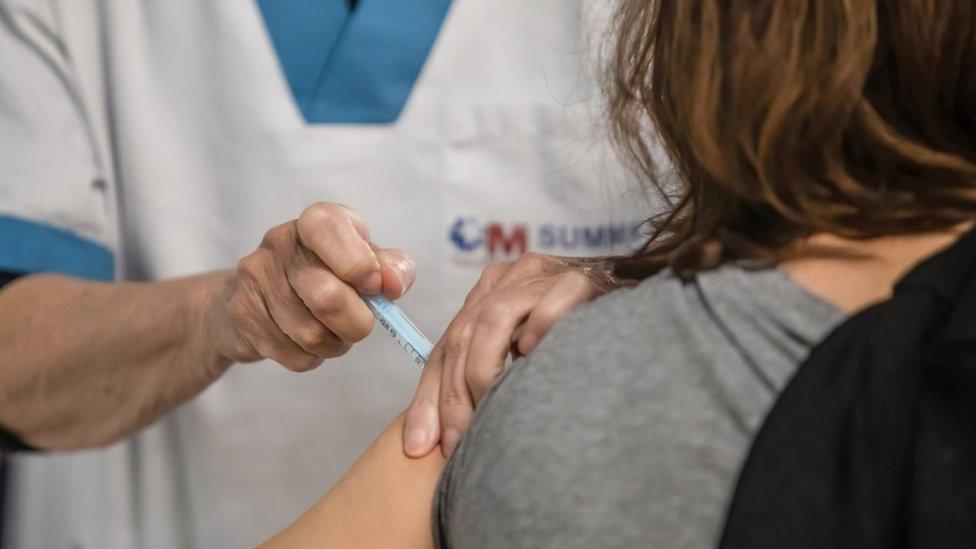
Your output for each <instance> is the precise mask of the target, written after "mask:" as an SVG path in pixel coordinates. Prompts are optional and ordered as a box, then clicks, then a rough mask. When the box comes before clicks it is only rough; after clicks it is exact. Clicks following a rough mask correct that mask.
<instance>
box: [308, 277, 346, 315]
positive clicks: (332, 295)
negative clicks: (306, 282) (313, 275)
mask: <svg viewBox="0 0 976 549" xmlns="http://www.w3.org/2000/svg"><path fill="white" fill-rule="evenodd" d="M342 290H343V288H342V283H341V282H339V281H337V280H328V281H325V282H322V283H321V284H319V285H318V286H316V288H315V290H314V291H313V292H312V296H311V299H310V303H309V304H308V305H309V308H310V309H312V310H313V311H315V312H317V313H320V314H332V313H335V312H337V311H338V310H339V309H341V308H342Z"/></svg>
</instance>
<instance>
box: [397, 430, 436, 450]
mask: <svg viewBox="0 0 976 549" xmlns="http://www.w3.org/2000/svg"><path fill="white" fill-rule="evenodd" d="M430 439H431V436H430V431H429V430H427V429H424V428H422V427H414V428H411V429H410V430H408V431H407V440H406V442H405V443H404V445H403V446H404V450H406V451H407V455H408V456H411V457H420V456H422V455H423V454H424V452H426V451H427V446H428V445H429V444H430Z"/></svg>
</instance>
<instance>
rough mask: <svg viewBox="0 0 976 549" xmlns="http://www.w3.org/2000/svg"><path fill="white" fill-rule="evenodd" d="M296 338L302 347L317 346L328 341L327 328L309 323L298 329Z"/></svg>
mask: <svg viewBox="0 0 976 549" xmlns="http://www.w3.org/2000/svg"><path fill="white" fill-rule="evenodd" d="M297 338H298V340H299V343H301V344H302V346H303V347H306V348H309V347H318V346H320V345H322V344H324V343H326V342H327V341H329V335H328V329H326V327H325V326H322V325H321V324H309V325H306V326H302V327H301V328H299V330H298V334H297Z"/></svg>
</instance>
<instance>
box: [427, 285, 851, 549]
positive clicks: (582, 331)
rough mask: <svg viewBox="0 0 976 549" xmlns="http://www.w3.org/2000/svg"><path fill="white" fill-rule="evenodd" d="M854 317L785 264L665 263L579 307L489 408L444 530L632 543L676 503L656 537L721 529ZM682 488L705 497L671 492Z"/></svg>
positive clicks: (460, 456) (474, 435)
mask: <svg viewBox="0 0 976 549" xmlns="http://www.w3.org/2000/svg"><path fill="white" fill-rule="evenodd" d="M840 317H841V314H840V313H839V312H838V311H836V310H835V309H833V308H832V307H831V306H829V305H827V304H825V303H823V302H821V301H819V300H817V299H816V298H815V297H813V296H811V295H809V294H807V293H805V292H804V291H803V290H802V289H801V288H799V287H797V286H796V285H795V284H794V283H792V281H791V280H790V279H789V278H788V277H786V275H785V274H784V273H782V272H780V271H777V270H764V271H750V270H747V269H743V268H741V267H738V266H729V267H725V268H722V269H719V270H716V271H713V272H709V273H705V274H703V275H701V276H699V277H697V278H696V279H695V280H693V281H691V282H683V281H681V280H679V279H678V278H676V277H674V276H673V275H671V274H670V273H668V272H664V273H662V274H659V275H657V276H655V277H652V278H650V279H648V280H646V281H644V282H643V283H641V284H640V285H638V286H636V287H634V288H627V289H622V290H618V291H615V292H612V293H611V294H608V295H606V296H604V297H602V298H600V299H598V300H596V301H595V302H593V303H592V304H590V305H588V306H586V307H583V308H581V309H579V310H577V311H575V312H574V313H572V314H571V315H569V316H568V317H567V318H565V319H564V320H563V321H561V322H560V323H559V324H558V325H557V326H556V327H554V329H553V330H552V332H551V333H550V334H549V335H548V336H547V337H546V338H545V339H544V340H543V341H542V342H541V343H540V345H539V346H538V347H537V348H536V350H535V351H534V352H533V353H532V355H531V356H530V357H528V358H527V359H523V360H520V361H517V362H516V363H515V364H514V365H513V366H512V367H511V368H510V369H509V370H508V371H507V372H506V373H505V375H504V376H503V377H502V379H501V380H500V381H499V382H498V383H496V385H495V387H494V388H493V389H492V391H491V392H490V393H489V395H488V396H487V397H486V398H485V400H484V402H483V403H482V404H481V406H480V408H479V409H478V411H477V412H476V414H475V417H474V420H473V422H472V425H471V427H470V429H469V431H468V433H467V434H466V435H465V438H464V440H463V441H462V444H461V446H460V447H459V448H458V450H457V451H456V453H455V455H454V457H453V458H452V459H451V462H450V463H449V465H448V468H447V469H446V472H445V475H444V476H443V477H442V479H441V485H440V490H439V493H438V513H439V514H438V516H437V517H436V518H437V523H438V527H439V528H440V532H441V534H442V535H444V536H449V537H450V538H451V539H452V541H455V542H462V543H463V542H464V541H471V542H472V543H474V542H476V541H477V540H479V539H480V540H499V537H498V536H504V535H511V536H517V537H519V538H520V540H519V544H520V545H533V540H532V539H531V538H532V537H533V536H539V538H538V540H537V541H539V542H540V544H542V542H543V541H546V540H549V541H551V540H559V541H560V542H562V543H564V546H586V545H587V544H589V543H591V542H592V543H594V544H598V545H614V544H615V543H613V537H614V536H618V541H619V542H620V543H618V545H619V544H622V545H628V544H631V543H634V542H636V541H637V540H641V541H643V542H646V541H648V538H647V537H644V536H642V534H643V533H645V531H644V527H645V526H647V524H646V521H647V520H648V519H647V517H648V516H649V515H653V514H654V512H655V509H656V510H658V511H660V510H661V509H662V508H670V509H671V512H674V513H678V514H680V515H682V516H684V517H685V519H686V520H685V521H684V522H682V521H677V522H675V524H674V525H673V526H664V525H656V526H655V528H653V530H654V531H655V532H660V533H662V535H665V536H667V535H672V534H674V532H673V528H685V527H693V528H698V529H699V531H700V532H702V533H700V534H694V535H701V536H705V537H706V538H707V537H708V536H710V535H711V532H712V529H713V526H714V524H713V523H714V522H715V520H716V519H715V513H720V508H721V501H723V500H722V499H721V498H722V497H724V496H723V494H724V493H725V491H727V490H728V482H730V481H731V480H730V479H732V478H733V476H734V472H735V470H736V469H737V467H738V459H739V454H740V453H741V452H744V449H745V447H746V446H745V445H746V443H747V440H748V438H749V436H750V435H751V431H752V430H753V429H755V428H756V427H757V426H758V423H759V422H760V420H761V417H762V415H763V414H764V412H765V410H766V407H767V406H768V404H769V403H770V402H771V401H772V398H773V395H774V394H775V391H776V390H778V388H779V387H780V386H781V385H782V384H783V383H785V380H786V379H787V378H788V377H789V375H791V374H792V372H793V369H794V368H795V367H796V365H797V364H798V362H799V361H800V360H801V359H802V358H803V357H804V356H805V354H806V352H807V351H808V350H809V348H810V346H812V345H813V344H814V343H815V342H816V341H818V340H819V339H820V337H822V335H823V334H824V333H825V332H826V330H827V329H829V327H830V326H831V325H832V324H833V323H834V322H836V321H837V320H838V319H839V318H840ZM676 465H678V466H680V468H683V469H685V470H687V471H691V472H693V474H692V476H691V477H686V476H683V475H685V473H684V472H678V473H676V472H675V466H676ZM689 483H691V484H694V485H695V486H694V487H693V488H692V487H691V485H690V484H689ZM677 486H684V488H681V490H682V491H684V492H694V494H693V495H691V496H688V497H685V498H683V499H680V501H679V500H675V499H671V500H669V501H666V500H667V497H668V495H669V494H672V493H673V492H675V490H677V489H678V488H677ZM716 501H718V503H716ZM649 506H650V507H649ZM662 506H663V507H662ZM716 509H718V510H716ZM667 516H669V515H668V513H665V514H664V515H661V517H662V520H664V518H666V517H667ZM671 516H672V518H673V515H671ZM588 521H594V522H593V523H592V524H588ZM669 528H671V529H672V530H669ZM682 532H684V530H682ZM506 533H507V534H506ZM594 536H596V537H594ZM607 536H610V538H608V537H607ZM651 541H656V542H660V543H670V542H669V541H668V539H656V540H651ZM671 541H673V540H671ZM705 544H707V543H705ZM590 546H592V545H590Z"/></svg>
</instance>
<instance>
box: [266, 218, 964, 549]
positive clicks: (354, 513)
mask: <svg viewBox="0 0 976 549" xmlns="http://www.w3.org/2000/svg"><path fill="white" fill-rule="evenodd" d="M968 227H969V224H966V225H961V226H959V227H956V228H954V229H952V230H949V231H939V232H933V233H925V234H919V235H913V236H904V237H885V238H878V239H873V240H860V241H858V240H847V239H843V238H839V237H835V236H830V235H815V236H813V237H811V238H809V239H807V240H805V241H802V242H799V243H797V244H795V245H793V246H791V247H789V248H788V249H787V250H785V251H784V253H783V261H782V262H781V263H780V266H781V267H783V268H785V269H786V270H787V271H788V272H790V273H791V275H792V276H793V277H794V278H795V279H796V280H797V282H798V283H799V284H800V285H801V286H803V287H805V288H806V289H807V290H809V291H810V292H813V293H815V294H818V295H820V296H821V297H823V298H825V299H827V300H828V301H830V302H832V303H834V304H835V305H836V306H838V307H840V308H841V309H844V310H848V311H855V310H858V309H861V308H864V307H866V306H868V305H870V304H872V303H875V302H877V301H878V300H881V299H885V298H886V297H887V296H888V295H890V293H891V290H892V288H893V286H894V283H895V282H896V281H897V280H898V279H899V278H900V277H901V276H902V275H903V274H904V273H905V272H906V271H908V270H909V269H911V268H912V267H913V266H914V265H915V264H917V263H918V262H919V261H920V260H922V259H924V258H925V257H927V256H929V255H931V254H934V253H937V252H938V251H940V250H941V249H943V248H945V247H946V246H948V245H950V244H951V243H952V242H953V241H954V240H955V239H956V238H957V237H958V236H959V234H960V233H961V232H962V231H964V230H965V229H966V228H968ZM403 423H404V416H403V415H401V416H399V417H397V418H396V419H395V420H394V421H393V423H392V424H391V425H390V426H389V427H387V429H386V430H384V431H383V433H382V434H380V436H379V438H377V440H376V441H375V442H374V443H373V445H372V446H370V447H369V449H367V450H366V452H365V453H363V455H362V456H361V457H360V458H359V460H358V461H357V462H356V464H355V465H353V467H352V468H351V469H350V470H349V472H347V473H346V475H345V476H343V478H342V479H341V480H340V481H339V483H337V484H336V485H335V486H333V487H332V489H331V490H329V492H328V493H326V495H325V496H324V497H323V498H322V499H321V500H320V501H319V502H318V503H317V504H315V506H314V507H312V508H311V509H309V510H308V511H307V512H306V513H305V514H304V515H303V516H302V517H300V518H299V519H298V520H296V521H295V522H294V523H293V524H292V525H290V526H289V527H288V528H287V529H285V530H284V531H283V532H281V533H280V534H279V535H277V536H275V537H274V538H273V539H272V540H270V541H269V542H268V544H267V546H268V547H280V548H290V547H316V546H321V547H431V546H432V540H431V539H430V536H431V525H430V509H431V497H432V494H433V491H434V489H435V487H436V484H437V478H438V476H439V473H440V471H441V469H442V468H443V464H444V460H443V458H442V457H441V456H440V452H431V453H429V454H427V455H426V456H424V457H422V458H411V457H409V456H407V455H406V454H405V453H404V452H403V450H402V449H401V445H400V444H399V439H400V437H401V436H402V430H403Z"/></svg>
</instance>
